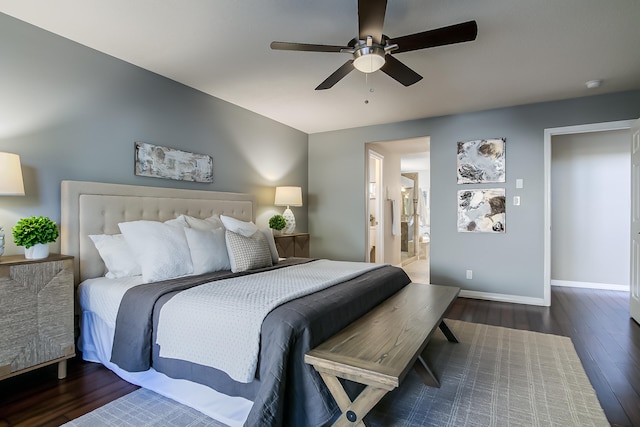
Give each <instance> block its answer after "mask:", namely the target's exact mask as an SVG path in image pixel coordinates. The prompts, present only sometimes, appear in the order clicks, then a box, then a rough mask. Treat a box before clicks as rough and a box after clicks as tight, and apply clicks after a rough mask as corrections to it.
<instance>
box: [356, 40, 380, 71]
mask: <svg viewBox="0 0 640 427" xmlns="http://www.w3.org/2000/svg"><path fill="white" fill-rule="evenodd" d="M384 55H385V52H384V49H382V48H380V47H377V46H372V47H369V46H364V47H362V48H360V49H358V50H356V51H355V52H354V53H353V56H354V60H353V66H354V67H355V69H356V70H358V71H361V72H363V73H373V72H374V71H378V70H379V69H380V68H382V66H383V65H384V63H385V59H384Z"/></svg>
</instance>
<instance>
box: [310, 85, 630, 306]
mask: <svg viewBox="0 0 640 427" xmlns="http://www.w3.org/2000/svg"><path fill="white" fill-rule="evenodd" d="M345 114H349V112H345ZM638 117H640V91H630V92H623V93H617V94H610V95H601V96H591V97H584V98H579V99H571V100H566V101H558V102H548V103H539V104H531V105H524V106H519V107H513V108H504V109H496V110H488V111H480V112H476V113H469V114H460V115H452V116H445V117H435V118H427V119H422V120H414V121H408V122H403V123H391V124H385V125H377V126H369V127H363V128H356V129H348V130H343V131H336V132H326V133H319V134H313V135H310V136H309V193H310V195H309V198H310V206H309V229H310V232H311V235H312V238H311V251H312V255H313V256H327V257H332V258H338V259H347V260H363V259H364V256H365V250H366V248H365V243H364V242H365V236H364V233H365V225H364V223H365V215H364V212H365V209H364V195H365V192H364V191H363V190H362V189H363V188H364V185H365V170H364V167H365V162H364V159H365V149H364V147H365V144H366V143H367V142H374V141H388V140H394V139H404V138H413V137H419V136H429V137H431V281H432V283H436V284H443V285H456V286H460V287H462V288H464V289H467V290H471V291H478V292H486V293H493V294H504V295H512V296H518V297H525V298H526V297H529V298H534V299H538V300H542V299H543V251H544V248H543V232H544V227H543V214H544V211H543V203H544V191H543V190H544V189H543V185H544V156H543V146H544V129H546V128H554V127H561V126H571V125H580V124H587V123H600V122H608V121H617V120H630V119H634V118H638ZM490 137H506V141H507V142H506V161H507V163H506V173H507V182H506V183H505V184H504V185H496V186H495V187H505V188H506V194H507V200H508V201H511V199H512V197H513V196H514V195H519V196H521V198H522V204H521V206H519V207H514V206H512V205H511V203H508V207H507V217H506V230H507V232H506V233H505V234H498V235H496V234H469V233H458V232H457V231H456V215H457V212H456V192H457V190H459V189H461V188H474V187H484V186H479V185H466V186H464V187H463V186H460V185H457V184H456V142H457V141H463V140H471V139H479V138H490ZM516 178H522V179H524V188H523V189H518V190H516V189H515V180H516ZM487 187H488V186H487ZM338 212H339V213H338ZM467 269H470V270H473V279H472V280H467V279H465V271H466V270H467Z"/></svg>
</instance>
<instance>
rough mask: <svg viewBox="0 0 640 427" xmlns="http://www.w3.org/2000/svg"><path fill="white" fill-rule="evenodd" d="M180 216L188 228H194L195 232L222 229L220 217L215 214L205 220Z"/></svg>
mask: <svg viewBox="0 0 640 427" xmlns="http://www.w3.org/2000/svg"><path fill="white" fill-rule="evenodd" d="M180 216H181V217H184V219H185V220H186V221H187V224H189V227H191V228H195V229H196V230H214V229H216V228H222V227H223V225H222V221H220V217H219V216H218V215H217V214H213V215H211V216H210V217H209V218H205V219H200V218H195V217H192V216H189V215H180Z"/></svg>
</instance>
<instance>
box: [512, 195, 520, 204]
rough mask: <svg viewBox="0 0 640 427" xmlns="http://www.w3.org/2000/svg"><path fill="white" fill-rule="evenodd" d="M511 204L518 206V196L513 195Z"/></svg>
mask: <svg viewBox="0 0 640 427" xmlns="http://www.w3.org/2000/svg"><path fill="white" fill-rule="evenodd" d="M513 206H520V196H513Z"/></svg>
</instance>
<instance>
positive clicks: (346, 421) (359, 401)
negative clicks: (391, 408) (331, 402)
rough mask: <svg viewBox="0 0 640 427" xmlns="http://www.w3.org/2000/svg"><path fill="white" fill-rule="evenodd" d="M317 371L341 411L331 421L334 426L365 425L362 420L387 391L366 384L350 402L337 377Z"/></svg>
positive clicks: (359, 426) (360, 426)
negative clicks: (338, 415)
mask: <svg viewBox="0 0 640 427" xmlns="http://www.w3.org/2000/svg"><path fill="white" fill-rule="evenodd" d="M319 373H320V376H321V377H322V379H323V380H324V383H325V384H326V385H327V387H328V388H329V391H330V392H331V395H332V396H333V398H334V399H335V401H336V403H337V404H338V406H339V407H340V410H341V411H342V414H341V415H340V417H339V418H338V419H337V420H336V421H335V423H333V426H334V427H343V426H350V427H351V426H358V427H366V426H365V423H364V421H362V420H363V419H364V417H365V416H366V415H367V414H368V413H369V411H370V410H371V409H372V408H373V407H374V406H376V404H377V403H378V402H379V401H380V399H382V398H383V397H384V396H385V395H386V394H387V393H388V392H389V390H385V389H381V388H376V387H373V386H367V387H366V388H365V389H364V390H362V393H360V394H359V395H358V397H357V398H356V399H355V400H354V401H353V402H352V401H351V399H349V396H347V393H346V392H345V391H344V388H343V387H342V384H340V381H339V380H338V378H337V377H335V376H334V375H330V374H327V373H324V372H319Z"/></svg>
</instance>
